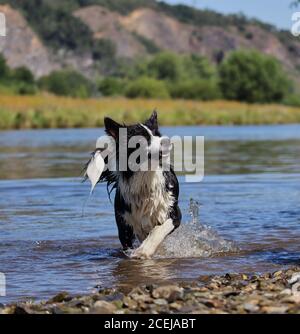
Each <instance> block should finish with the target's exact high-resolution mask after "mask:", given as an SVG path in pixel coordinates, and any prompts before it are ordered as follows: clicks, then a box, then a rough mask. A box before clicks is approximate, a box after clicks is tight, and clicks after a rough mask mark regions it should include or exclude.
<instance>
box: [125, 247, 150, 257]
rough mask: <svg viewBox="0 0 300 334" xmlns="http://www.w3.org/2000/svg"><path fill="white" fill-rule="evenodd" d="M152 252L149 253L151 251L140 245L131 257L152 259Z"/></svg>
mask: <svg viewBox="0 0 300 334" xmlns="http://www.w3.org/2000/svg"><path fill="white" fill-rule="evenodd" d="M151 256H152V254H149V252H146V251H145V249H143V248H141V247H139V248H137V249H135V250H134V251H133V252H132V253H131V254H130V258H131V259H139V260H146V259H150V258H151Z"/></svg>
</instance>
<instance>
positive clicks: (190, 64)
mask: <svg viewBox="0 0 300 334" xmlns="http://www.w3.org/2000/svg"><path fill="white" fill-rule="evenodd" d="M182 64H183V75H184V76H185V77H186V79H187V80H191V79H195V80H198V79H213V78H215V77H216V75H217V73H216V68H215V66H214V65H212V64H211V62H210V61H209V60H208V59H207V58H206V57H203V56H199V55H194V54H192V55H189V56H182Z"/></svg>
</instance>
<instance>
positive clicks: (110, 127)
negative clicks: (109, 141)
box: [104, 117, 122, 139]
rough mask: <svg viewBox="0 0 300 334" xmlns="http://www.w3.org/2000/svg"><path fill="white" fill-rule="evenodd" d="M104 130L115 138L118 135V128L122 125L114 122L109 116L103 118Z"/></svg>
mask: <svg viewBox="0 0 300 334" xmlns="http://www.w3.org/2000/svg"><path fill="white" fill-rule="evenodd" d="M104 126H105V131H106V133H107V134H108V135H109V136H112V137H113V138H115V139H117V138H118V136H119V129H120V128H121V127H122V125H121V124H119V123H117V122H115V121H114V120H112V119H111V118H109V117H105V118H104Z"/></svg>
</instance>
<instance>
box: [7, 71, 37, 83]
mask: <svg viewBox="0 0 300 334" xmlns="http://www.w3.org/2000/svg"><path fill="white" fill-rule="evenodd" d="M12 77H13V79H14V80H16V81H21V82H23V83H26V84H29V85H34V84H35V80H34V76H33V74H32V72H31V71H30V70H29V69H28V68H27V67H24V66H21V67H18V68H16V69H14V70H13V71H12Z"/></svg>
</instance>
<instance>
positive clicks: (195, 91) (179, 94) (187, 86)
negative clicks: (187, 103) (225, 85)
mask: <svg viewBox="0 0 300 334" xmlns="http://www.w3.org/2000/svg"><path fill="white" fill-rule="evenodd" d="M169 90H170V94H171V96H172V97H173V98H180V99H191V100H203V101H207V100H215V99H218V98H220V97H221V94H220V91H219V87H218V84H217V83H216V82H215V81H212V80H190V81H184V82H180V83H177V84H176V83H175V84H172V85H170V87H169Z"/></svg>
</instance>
